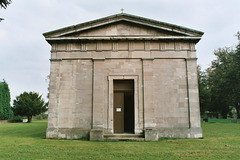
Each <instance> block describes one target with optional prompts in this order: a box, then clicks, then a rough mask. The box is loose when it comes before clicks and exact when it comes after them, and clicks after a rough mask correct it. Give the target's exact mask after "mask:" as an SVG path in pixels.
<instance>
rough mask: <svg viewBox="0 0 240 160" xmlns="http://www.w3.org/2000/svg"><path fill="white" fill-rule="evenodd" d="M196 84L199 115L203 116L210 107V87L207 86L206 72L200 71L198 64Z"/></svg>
mask: <svg viewBox="0 0 240 160" xmlns="http://www.w3.org/2000/svg"><path fill="white" fill-rule="evenodd" d="M198 85H199V98H200V111H201V116H205V112H206V111H209V108H210V89H209V86H208V77H207V73H206V72H204V71H201V67H200V66H198Z"/></svg>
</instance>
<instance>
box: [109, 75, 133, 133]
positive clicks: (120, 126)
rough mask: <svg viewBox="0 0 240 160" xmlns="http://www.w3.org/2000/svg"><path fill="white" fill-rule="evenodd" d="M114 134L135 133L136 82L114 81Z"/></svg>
mask: <svg viewBox="0 0 240 160" xmlns="http://www.w3.org/2000/svg"><path fill="white" fill-rule="evenodd" d="M113 85H114V87H113V90H114V92H113V93H114V96H113V101H114V103H113V104H114V107H113V116H114V122H113V127H114V133H134V80H114V81H113Z"/></svg>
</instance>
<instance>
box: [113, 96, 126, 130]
mask: <svg viewBox="0 0 240 160" xmlns="http://www.w3.org/2000/svg"><path fill="white" fill-rule="evenodd" d="M113 116H114V121H113V122H114V123H113V125H114V126H113V127H114V133H124V93H123V92H114V107H113Z"/></svg>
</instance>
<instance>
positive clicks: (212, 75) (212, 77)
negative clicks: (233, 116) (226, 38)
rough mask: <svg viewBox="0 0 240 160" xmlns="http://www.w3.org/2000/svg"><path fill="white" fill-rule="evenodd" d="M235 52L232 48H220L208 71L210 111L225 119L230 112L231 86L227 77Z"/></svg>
mask: <svg viewBox="0 0 240 160" xmlns="http://www.w3.org/2000/svg"><path fill="white" fill-rule="evenodd" d="M233 52H234V50H232V49H231V48H227V47H225V48H219V49H218V50H216V51H215V52H214V55H215V56H216V58H217V59H216V60H213V61H212V65H211V67H210V68H208V69H207V74H208V86H209V89H210V93H211V94H210V99H211V104H210V108H209V110H210V111H213V112H218V113H220V114H221V115H222V117H223V118H227V115H228V113H229V112H230V110H231V108H230V107H229V106H230V104H231V103H230V90H231V89H230V86H229V85H231V83H232V82H230V81H229V79H228V77H227V75H228V72H229V69H230V68H231V65H232V64H231V61H232V58H233V57H232V54H233Z"/></svg>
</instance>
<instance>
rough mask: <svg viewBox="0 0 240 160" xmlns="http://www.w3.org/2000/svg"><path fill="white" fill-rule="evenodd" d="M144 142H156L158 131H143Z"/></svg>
mask: <svg viewBox="0 0 240 160" xmlns="http://www.w3.org/2000/svg"><path fill="white" fill-rule="evenodd" d="M144 134H145V141H158V130H155V129H146V130H145V131H144Z"/></svg>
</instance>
